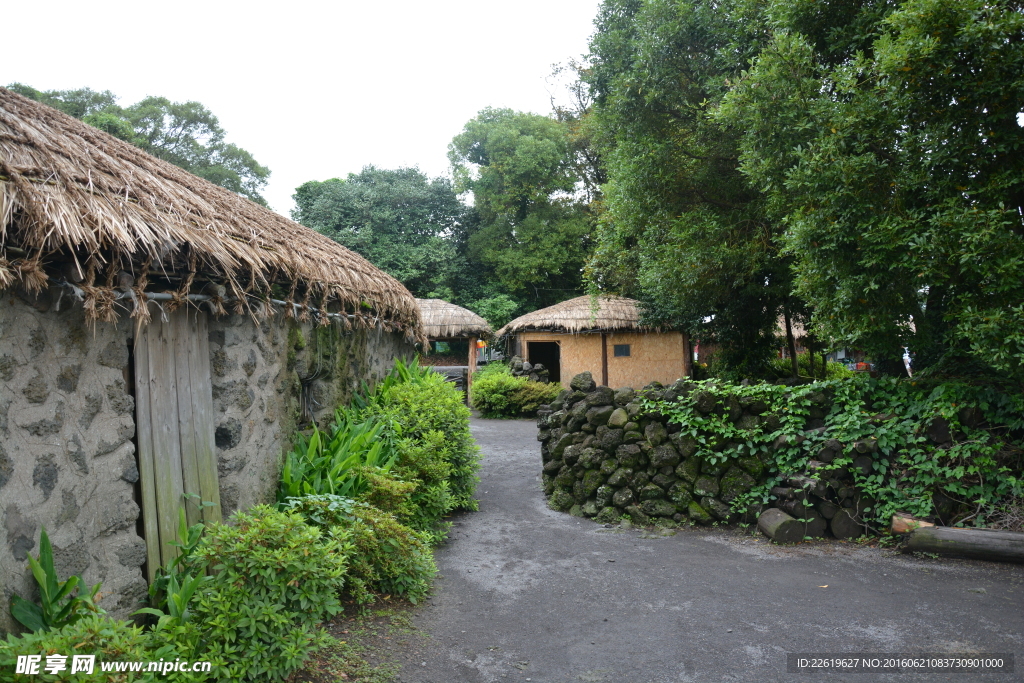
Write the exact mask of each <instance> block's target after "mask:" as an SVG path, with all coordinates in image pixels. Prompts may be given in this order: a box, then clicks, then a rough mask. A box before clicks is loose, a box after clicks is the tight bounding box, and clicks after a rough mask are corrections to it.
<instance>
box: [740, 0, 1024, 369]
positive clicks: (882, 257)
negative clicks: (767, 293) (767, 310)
mask: <svg viewBox="0 0 1024 683" xmlns="http://www.w3.org/2000/svg"><path fill="white" fill-rule="evenodd" d="M766 15H767V16H768V17H769V18H770V19H771V21H772V22H774V23H773V25H772V27H771V28H772V40H771V42H770V44H768V45H767V46H766V48H765V49H764V51H763V52H762V53H761V54H760V56H759V57H758V58H757V60H756V61H755V62H754V65H753V68H752V69H751V70H750V71H749V73H747V74H745V75H744V76H743V77H742V78H740V79H738V82H737V83H736V85H735V89H734V92H732V93H731V94H730V95H729V97H728V98H727V101H726V104H725V106H724V108H723V111H722V119H721V120H722V121H723V122H726V123H728V124H729V125H732V126H735V127H736V129H738V130H742V131H744V134H743V137H742V140H741V147H742V150H743V156H742V169H743V171H744V172H745V173H746V174H747V176H748V177H749V178H751V180H752V181H753V182H754V183H755V184H756V185H757V186H758V187H759V188H760V189H761V190H763V192H764V193H765V194H766V196H767V198H768V200H769V201H770V203H771V205H772V207H773V211H774V213H775V214H776V215H777V216H779V217H780V218H781V220H783V221H784V222H785V224H786V226H787V230H786V234H785V247H786V250H787V252H788V253H789V254H791V255H792V258H793V259H794V260H795V262H794V268H795V271H796V273H797V279H796V290H797V291H798V292H799V293H800V294H801V295H802V296H803V297H805V298H806V299H807V300H808V301H810V302H811V303H812V304H813V306H814V307H815V309H816V315H815V318H814V320H815V325H816V327H817V329H819V330H822V331H824V332H825V333H826V334H828V335H830V336H832V337H835V338H838V339H842V340H844V341H846V342H847V343H849V344H851V345H858V346H861V347H864V348H866V349H868V350H869V351H871V352H873V353H874V354H875V355H876V356H880V357H886V356H888V357H893V356H896V355H897V354H898V353H899V349H900V347H901V346H903V345H909V347H910V348H911V350H912V351H914V352H915V353H916V355H917V362H918V365H919V367H920V366H925V365H928V364H931V363H935V362H938V361H939V360H940V359H942V358H944V357H945V358H950V359H952V358H962V357H963V356H964V355H973V356H974V357H975V358H977V359H979V360H982V361H984V362H986V363H990V364H992V365H994V366H996V367H998V368H1000V369H1002V370H1004V371H1007V372H1010V373H1013V374H1016V375H1017V376H1018V377H1020V378H1021V379H1024V370H1022V368H1024V332H1022V330H1024V279H1022V278H1021V272H1022V268H1024V219H1022V215H1024V127H1022V121H1021V118H1022V112H1024V77H1022V74H1024V14H1022V12H1021V5H1020V3H1019V2H1016V1H1014V0H958V2H947V1H945V0H908V1H906V2H872V1H868V0H863V1H861V2H850V1H848V0H843V1H838V0H836V1H832V2H814V3H811V2H809V0H801V2H797V3H791V2H789V1H788V0H787V2H781V1H773V2H769V3H767V9H766Z"/></svg>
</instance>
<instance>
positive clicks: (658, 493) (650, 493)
mask: <svg viewBox="0 0 1024 683" xmlns="http://www.w3.org/2000/svg"><path fill="white" fill-rule="evenodd" d="M664 497H665V491H664V489H662V488H661V487H660V486H658V485H657V484H645V485H644V487H643V488H641V489H640V500H658V499H661V498H664Z"/></svg>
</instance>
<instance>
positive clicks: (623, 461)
mask: <svg viewBox="0 0 1024 683" xmlns="http://www.w3.org/2000/svg"><path fill="white" fill-rule="evenodd" d="M615 459H616V460H618V461H619V466H620V467H636V466H637V465H638V464H639V463H640V447H639V446H637V445H635V444H624V445H622V446H619V447H618V448H617V449H615Z"/></svg>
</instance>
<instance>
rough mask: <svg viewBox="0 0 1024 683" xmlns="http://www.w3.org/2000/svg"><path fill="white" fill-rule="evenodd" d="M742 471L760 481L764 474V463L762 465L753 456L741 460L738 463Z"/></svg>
mask: <svg viewBox="0 0 1024 683" xmlns="http://www.w3.org/2000/svg"><path fill="white" fill-rule="evenodd" d="M736 464H737V465H739V467H740V468H741V469H744V470H746V471H747V473H748V474H750V475H751V476H752V477H754V479H755V480H756V479H760V478H761V475H762V474H764V463H762V462H761V461H760V460H759V459H758V458H757V457H755V456H753V455H751V456H749V457H746V458H740V459H739V460H737V461H736Z"/></svg>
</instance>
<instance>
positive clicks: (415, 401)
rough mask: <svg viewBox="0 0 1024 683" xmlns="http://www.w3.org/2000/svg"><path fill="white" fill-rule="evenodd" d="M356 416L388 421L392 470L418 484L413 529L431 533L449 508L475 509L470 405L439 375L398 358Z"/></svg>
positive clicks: (475, 454)
mask: <svg viewBox="0 0 1024 683" xmlns="http://www.w3.org/2000/svg"><path fill="white" fill-rule="evenodd" d="M403 378H404V379H403ZM360 414H361V415H364V416H367V417H372V418H376V419H378V420H379V421H381V422H383V423H385V424H387V425H388V426H389V429H390V431H391V432H392V434H393V435H394V436H395V437H396V439H397V441H396V443H397V449H398V458H397V460H396V461H395V465H394V467H393V472H394V474H395V475H396V476H397V477H398V478H400V479H402V480H404V481H408V482H414V483H416V484H417V489H416V492H415V494H413V502H414V503H415V504H416V506H417V507H418V508H419V509H420V511H419V512H420V513H419V515H418V519H414V520H412V521H411V522H410V523H411V525H412V526H413V527H414V528H416V529H418V530H422V531H434V529H435V527H436V526H437V525H438V523H439V520H440V518H441V517H442V516H444V515H445V514H447V513H448V512H450V511H451V510H453V509H464V510H475V509H476V507H477V503H476V500H475V499H474V498H473V492H474V491H475V489H476V483H477V481H478V480H477V477H476V471H477V469H478V468H479V459H480V458H479V454H478V449H477V447H476V445H475V443H474V442H473V437H472V436H471V435H470V433H469V409H468V408H466V406H465V405H463V402H462V394H461V393H460V392H459V391H458V390H457V389H456V388H455V387H454V386H453V385H452V384H451V383H449V382H447V381H446V380H445V378H444V377H443V376H441V375H439V374H438V373H436V372H433V371H431V370H429V369H421V368H415V366H406V365H404V364H403V363H402V362H401V361H398V362H396V364H395V370H394V372H392V373H391V375H389V376H388V377H387V378H385V379H384V380H383V381H382V382H381V383H380V384H379V385H378V386H377V389H376V390H375V391H374V393H373V394H372V396H370V398H369V399H368V400H367V401H366V403H365V407H364V408H363V409H362V410H361V411H360ZM445 508H446V509H445ZM442 509H443V511H442Z"/></svg>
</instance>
